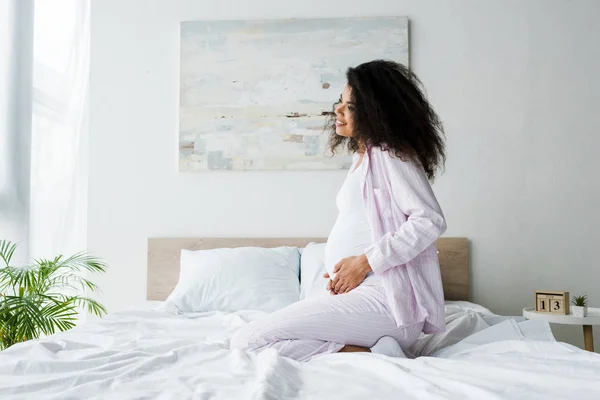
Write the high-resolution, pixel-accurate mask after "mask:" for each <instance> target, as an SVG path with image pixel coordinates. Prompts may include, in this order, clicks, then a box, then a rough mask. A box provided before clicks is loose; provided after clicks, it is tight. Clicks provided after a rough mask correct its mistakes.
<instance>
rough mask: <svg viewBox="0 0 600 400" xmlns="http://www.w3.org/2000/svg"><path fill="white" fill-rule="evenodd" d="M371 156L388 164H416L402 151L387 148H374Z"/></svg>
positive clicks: (370, 153) (371, 150) (371, 149)
mask: <svg viewBox="0 0 600 400" xmlns="http://www.w3.org/2000/svg"><path fill="white" fill-rule="evenodd" d="M369 155H370V157H371V158H379V159H381V160H383V161H386V162H394V163H398V162H400V163H409V164H414V160H413V159H412V157H410V156H409V155H408V154H404V153H402V152H401V151H396V150H394V149H390V148H387V147H385V146H383V145H382V146H372V147H371V148H370V152H369Z"/></svg>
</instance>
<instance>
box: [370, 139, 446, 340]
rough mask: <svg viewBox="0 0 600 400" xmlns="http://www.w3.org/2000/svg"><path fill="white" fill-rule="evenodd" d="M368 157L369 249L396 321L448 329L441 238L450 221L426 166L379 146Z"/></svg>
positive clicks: (432, 329) (426, 328) (429, 328)
mask: <svg viewBox="0 0 600 400" xmlns="http://www.w3.org/2000/svg"><path fill="white" fill-rule="evenodd" d="M363 162H366V163H367V168H365V169H364V170H363V171H364V173H363V182H364V184H363V197H364V199H365V207H366V209H367V218H368V220H369V223H370V224H371V231H372V234H373V244H372V245H371V246H370V247H368V248H367V249H366V251H365V254H366V256H367V259H368V260H369V264H370V265H371V268H372V269H373V272H374V273H375V274H376V275H378V276H380V277H381V282H382V284H383V287H384V289H385V292H386V297H387V300H388V304H389V307H390V310H391V312H392V315H393V316H394V319H395V321H396V325H397V326H404V325H412V324H416V323H418V322H424V323H425V325H424V328H423V332H425V333H437V332H442V331H444V330H445V322H444V290H443V287H442V277H441V274H440V264H439V260H438V256H437V249H436V247H435V241H436V240H437V239H438V237H439V236H440V235H441V234H442V233H444V231H445V230H446V221H445V219H444V215H443V213H442V210H441V208H440V206H439V204H438V202H437V200H436V198H435V195H434V194H433V191H432V189H431V186H430V185H429V181H428V180H427V176H426V175H425V170H424V169H423V168H422V167H421V166H419V165H416V164H415V163H413V162H411V161H402V160H401V159H399V158H398V157H395V156H393V155H390V153H389V152H387V151H383V150H381V148H379V147H369V148H368V150H367V152H366V154H365V158H364V160H363Z"/></svg>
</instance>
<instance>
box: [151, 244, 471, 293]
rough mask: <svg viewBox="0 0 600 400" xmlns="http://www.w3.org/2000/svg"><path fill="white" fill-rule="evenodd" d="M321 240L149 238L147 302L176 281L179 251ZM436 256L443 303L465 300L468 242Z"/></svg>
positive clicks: (445, 246) (442, 246)
mask: <svg viewBox="0 0 600 400" xmlns="http://www.w3.org/2000/svg"><path fill="white" fill-rule="evenodd" d="M325 241H326V239H323V238H312V239H311V238H300V239H298V238H281V239H252V238H245V239H236V238H218V239H217V238H207V239H193V238H151V239H148V277H147V289H148V291H147V296H146V297H147V299H148V300H165V299H166V298H167V297H168V296H169V294H170V293H171V292H172V291H173V289H174V288H175V285H176V284H177V281H178V279H179V257H180V254H181V250H182V249H186V250H208V249H216V248H221V247H230V248H233V247H244V246H253V247H254V246H255V247H279V246H297V247H304V246H306V245H307V244H308V243H310V242H319V243H320V242H325ZM436 245H437V248H438V252H439V259H440V266H441V271H442V281H443V284H444V297H445V298H446V300H469V262H468V258H469V257H468V255H469V250H468V246H469V241H468V239H466V238H440V239H438V241H437V243H436Z"/></svg>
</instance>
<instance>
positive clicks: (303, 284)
mask: <svg viewBox="0 0 600 400" xmlns="http://www.w3.org/2000/svg"><path fill="white" fill-rule="evenodd" d="M324 260H325V243H309V244H308V245H306V247H305V248H304V250H302V257H301V261H300V299H301V300H302V299H310V298H315V297H318V296H323V295H327V294H329V293H328V292H327V290H326V286H327V279H325V278H323V274H324V273H325V272H327V270H326V269H325V261H324Z"/></svg>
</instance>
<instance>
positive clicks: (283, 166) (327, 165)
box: [179, 17, 409, 171]
mask: <svg viewBox="0 0 600 400" xmlns="http://www.w3.org/2000/svg"><path fill="white" fill-rule="evenodd" d="M180 46H181V50H180V51H181V60H180V63H181V64H180V104H179V110H180V114H179V170H180V171H215V170H230V171H240V170H336V169H347V168H348V167H349V166H350V162H351V157H350V156H349V155H348V154H345V153H343V154H336V155H335V156H332V155H331V154H329V152H328V150H327V141H328V136H329V132H328V130H326V129H325V124H326V118H327V115H328V114H329V113H330V112H331V111H332V110H333V104H334V103H335V102H336V101H337V99H338V98H339V96H340V94H341V92H342V90H343V88H344V85H345V83H346V82H345V72H346V69H347V68H348V67H350V66H356V65H358V64H360V63H363V62H366V61H369V60H373V59H391V60H394V61H397V62H401V63H403V64H405V65H408V63H409V37H408V19H407V18H406V17H388V18H358V19H293V20H271V21H192V22H182V23H181V43H180Z"/></svg>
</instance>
